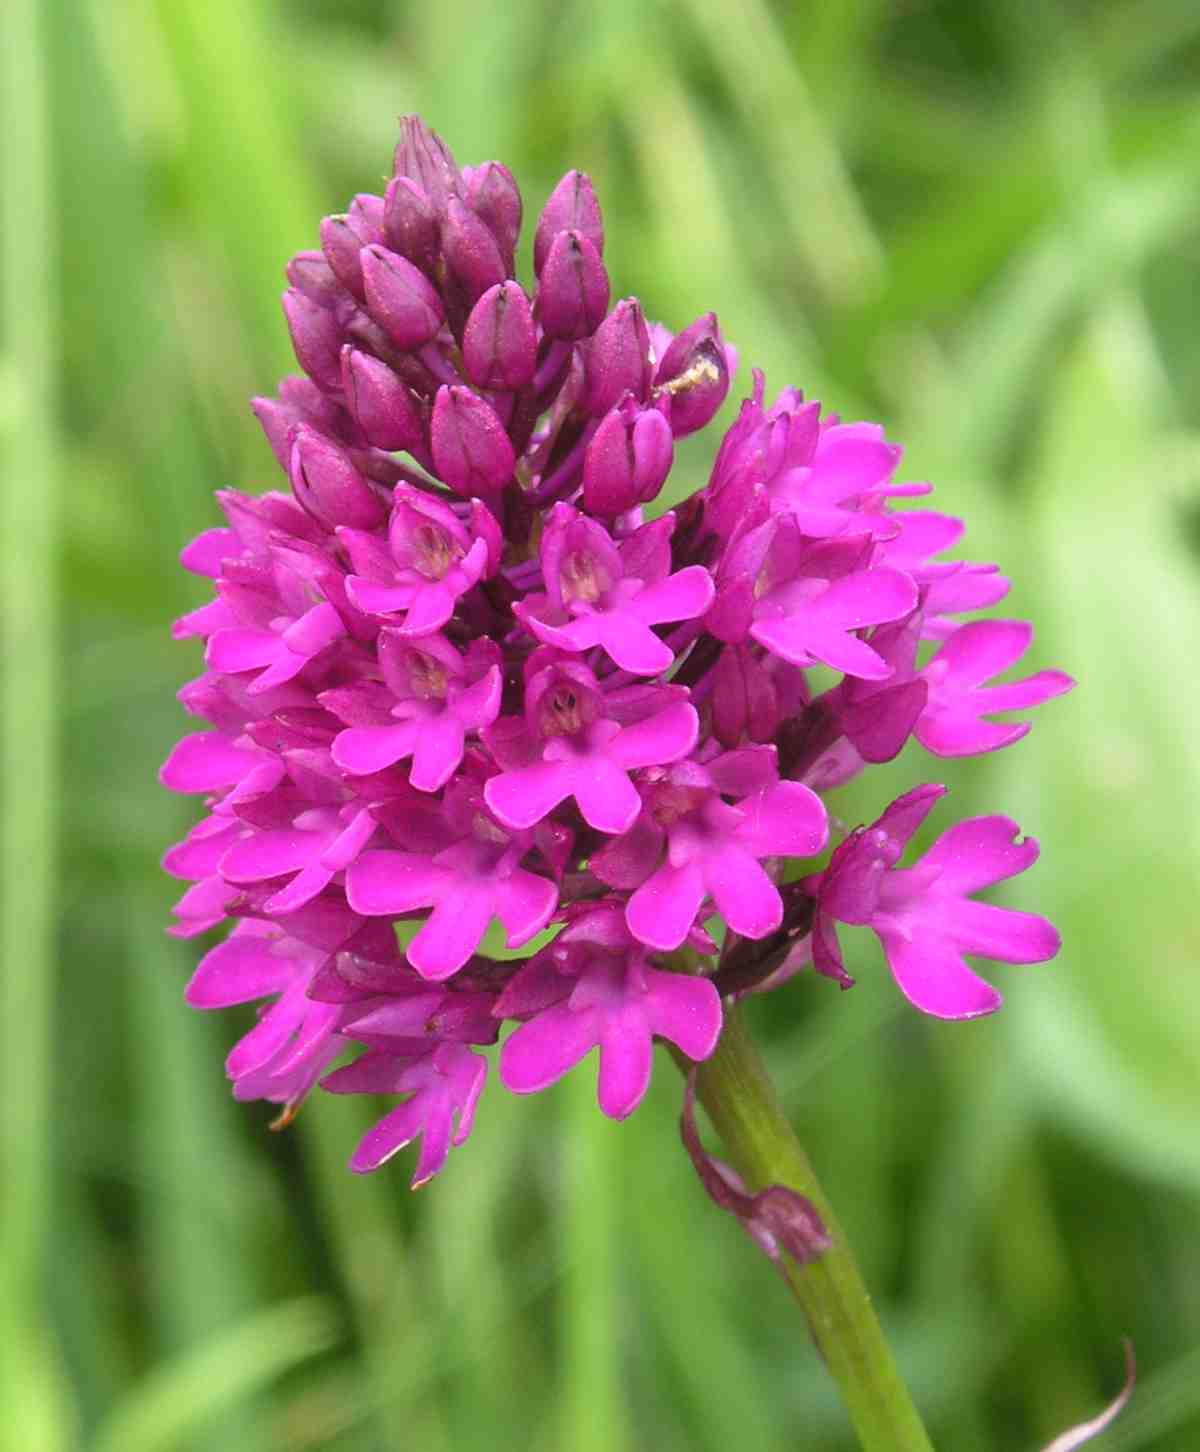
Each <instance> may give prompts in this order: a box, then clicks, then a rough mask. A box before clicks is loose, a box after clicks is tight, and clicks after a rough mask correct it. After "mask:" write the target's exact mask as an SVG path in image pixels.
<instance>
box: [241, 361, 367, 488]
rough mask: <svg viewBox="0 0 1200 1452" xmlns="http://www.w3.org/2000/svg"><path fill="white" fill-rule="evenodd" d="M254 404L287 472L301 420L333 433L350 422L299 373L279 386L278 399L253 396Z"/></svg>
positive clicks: (255, 413)
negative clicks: (297, 426) (293, 431)
mask: <svg viewBox="0 0 1200 1452" xmlns="http://www.w3.org/2000/svg"><path fill="white" fill-rule="evenodd" d="M250 407H251V408H252V409H253V410H254V416H255V418H257V419H258V421H259V423H260V424H261V425H262V431H263V433H264V434H266V436H267V443H269V444H270V446H271V450H272V452H273V453H274V455H275V457H276V458H277V459H278V460H279V465H280V468H282V469H283V470H284V472H285V473H286V472H287V468H288V461H289V460H290V458H291V455H292V430H293V429H294V428H295V427H296V425H297V424H298V423H306V424H311V425H312V427H313V428H315V429H317V430H318V431H319V432H321V433H324V434H332V435H337V434H341V433H344V432H345V428H346V425H347V424H348V423H349V420H348V419H347V418H346V416H345V414H344V412H343V411H342V409H341V408H339V407H338V405H337V404H336V403H334V401H333V400H332V399H331V398H330V397H329V395H328V394H326V393H322V392H321V390H320V389H319V388H318V387H317V385H316V384H315V383H314V382H313V381H312V379H311V378H303V377H300V376H298V375H296V374H292V375H290V376H289V377H287V378H285V379H284V380H283V382H282V383H281V384H280V385H279V396H278V398H252V399H251V400H250Z"/></svg>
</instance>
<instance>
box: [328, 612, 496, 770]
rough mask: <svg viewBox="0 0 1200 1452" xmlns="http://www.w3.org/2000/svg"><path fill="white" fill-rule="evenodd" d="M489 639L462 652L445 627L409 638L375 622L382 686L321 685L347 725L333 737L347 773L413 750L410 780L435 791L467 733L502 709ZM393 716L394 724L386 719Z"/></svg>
mask: <svg viewBox="0 0 1200 1452" xmlns="http://www.w3.org/2000/svg"><path fill="white" fill-rule="evenodd" d="M490 644H491V643H490V642H488V641H475V642H473V644H472V647H471V648H470V649H469V650H468V651H467V653H466V655H465V656H463V655H460V654H459V652H458V651H457V650H455V648H454V647H453V646H452V645H451V644H450V642H449V641H448V640H447V639H446V638H445V636H443V635H426V636H422V637H421V638H420V639H419V640H416V641H411V642H410V641H408V640H406V639H405V638H404V636H403V633H402V632H401V631H394V630H381V631H380V632H379V639H378V643H377V648H378V652H379V664H380V667H381V669H382V671H383V676H384V681H385V682H386V686H385V687H384V688H380V687H379V686H378V685H376V684H375V683H373V682H364V683H360V684H359V685H358V686H343V687H341V688H338V689H334V690H331V691H325V692H323V693H322V695H321V697H320V700H321V704H322V705H323V706H324V707H325V708H326V709H327V710H329V711H332V712H333V714H334V715H335V716H337V717H339V718H340V719H341V720H343V721H346V722H347V723H349V725H350V729H349V730H348V731H342V732H339V733H338V735H337V736H336V737H335V738H334V741H333V745H332V747H331V753H332V756H333V760H334V762H335V764H336V765H337V766H339V767H341V768H342V770H343V771H346V772H349V773H350V775H352V776H361V775H364V774H366V773H369V772H376V771H383V770H384V769H385V768H386V767H389V766H393V765H394V764H395V763H396V762H398V761H403V760H405V759H406V758H407V757H410V756H411V757H412V763H413V764H412V769H411V771H410V772H409V778H408V779H409V781H410V782H411V783H412V785H413V786H415V787H416V788H417V790H418V791H423V792H436V791H437V790H438V789H439V788H440V787H443V786H445V784H446V783H447V782H448V781H449V780H450V778H451V777H452V776H453V775H454V773H455V772H456V771H457V770H458V767H459V764H460V763H461V761H462V759H463V752H464V750H465V747H466V740H467V737H468V736H469V735H472V734H474V733H478V732H479V731H480V730H481V729H482V728H483V727H485V726H490V725H491V723H492V722H493V721H494V720H495V719H496V715H497V712H498V711H499V710H500V668H499V665H498V664H496V662H495V656H496V652H495V650H494V648H489V647H490ZM395 722H398V723H399V724H392V723H395Z"/></svg>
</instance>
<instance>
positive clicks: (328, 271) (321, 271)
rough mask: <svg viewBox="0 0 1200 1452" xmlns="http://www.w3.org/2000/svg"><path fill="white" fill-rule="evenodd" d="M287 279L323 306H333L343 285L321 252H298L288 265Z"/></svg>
mask: <svg viewBox="0 0 1200 1452" xmlns="http://www.w3.org/2000/svg"><path fill="white" fill-rule="evenodd" d="M287 280H288V281H289V282H290V283H291V285H292V286H293V287H294V288H295V289H296V290H297V292H302V293H303V294H304V296H305V297H307V298H311V299H312V301H313V302H315V303H320V305H321V306H322V307H331V306H332V305H333V303H334V302H335V300H336V299H337V298H338V297H339V296H340V294H341V291H342V287H341V283H339V282H338V280H337V278H336V277H335V276H334V275H333V269H332V268H331V267H330V266H329V263H328V262H326V261H325V257H324V254H323V253H320V252H297V253H296V255H295V257H293V258H292V259H291V261H290V262H289V263H288V265H287Z"/></svg>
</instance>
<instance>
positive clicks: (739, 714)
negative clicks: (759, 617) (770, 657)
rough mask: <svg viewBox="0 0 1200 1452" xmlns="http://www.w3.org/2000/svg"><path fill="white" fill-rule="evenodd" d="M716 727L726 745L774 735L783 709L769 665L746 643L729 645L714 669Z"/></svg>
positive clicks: (769, 737)
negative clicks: (780, 707) (768, 668)
mask: <svg viewBox="0 0 1200 1452" xmlns="http://www.w3.org/2000/svg"><path fill="white" fill-rule="evenodd" d="M711 700H712V720H713V730H714V731H715V732H716V735H717V739H718V740H719V741H720V742H721V744H722V745H723V746H727V747H729V748H730V749H732V748H733V747H735V746H741V745H743V744H744V742H745V741H747V740H748V741H756V742H766V741H771V740H773V739H774V736H775V733H776V731H778V729H779V722H780V719H781V716H782V713H781V711H780V709H779V693H778V691H777V690H776V689H775V682H774V680H773V679H772V677H771V674H770V672H769V671H768V670H767V668H766V665H765V664H764V663H763V662H762V661H761V660H759V659H757V658H756V657H755V656H754V654H753V652H752V651H750V650H749V649H748V648H747V647H746V646H744V645H727V646H726V647H725V649H724V650H723V651H722V652H721V654H720V655H719V656H718V657H717V664H716V666H715V667H714V670H713V692H712V697H711Z"/></svg>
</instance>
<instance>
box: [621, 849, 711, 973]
mask: <svg viewBox="0 0 1200 1452" xmlns="http://www.w3.org/2000/svg"><path fill="white" fill-rule="evenodd" d="M703 901H704V876H703V874H702V873H701V870H700V867H699V864H698V863H696V862H689V863H687V864H686V866H684V867H672V866H671V865H670V863H668V862H664V863H663V865H662V866H661V867H660V868H659V869H658V871H657V872H656V873H654V875H653V876H652V877H650V878H649V879H648V880H647V881H646V882H644V883H643V884H642V885H641V887H639V888H638V890H637V891H636V892H635V893H634V894H633V896H632V897H631V898H630V899H629V903H628V906H627V907H626V909H625V921H626V922H627V923H628V925H629V931H630V932H631V933H632V934H633V936H634V937H635V938H637V939H638V941H639V942H642V943H645V944H646V946H647V947H650V948H658V949H659V950H660V951H661V952H664V953H669V952H671V951H672V950H674V949H675V948H678V947H679V945H680V943H682V942H683V940H684V939H685V938H686V937H687V935H688V932H689V931H690V930H691V927H692V924H693V923H694V922H695V920H696V914H697V912H699V910H700V905H701V903H702V902H703Z"/></svg>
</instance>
